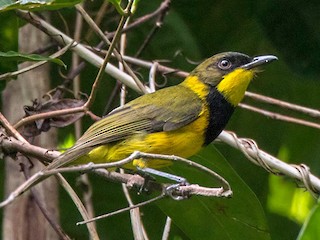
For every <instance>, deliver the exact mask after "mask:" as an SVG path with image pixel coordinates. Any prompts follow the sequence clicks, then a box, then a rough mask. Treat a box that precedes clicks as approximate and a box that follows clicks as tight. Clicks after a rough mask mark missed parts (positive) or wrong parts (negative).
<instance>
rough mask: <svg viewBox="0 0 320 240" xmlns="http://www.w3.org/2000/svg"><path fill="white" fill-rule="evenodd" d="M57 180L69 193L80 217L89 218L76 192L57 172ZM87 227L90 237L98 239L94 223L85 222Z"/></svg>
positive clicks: (94, 239)
mask: <svg viewBox="0 0 320 240" xmlns="http://www.w3.org/2000/svg"><path fill="white" fill-rule="evenodd" d="M56 178H57V180H58V181H59V183H60V185H61V186H62V187H63V188H64V189H65V190H66V192H67V193H68V194H69V196H70V197H71V199H72V202H73V203H74V204H75V205H76V207H77V209H78V211H79V213H80V214H81V216H82V218H83V219H84V220H89V219H90V218H89V215H88V212H87V210H86V208H85V207H84V206H83V204H82V202H81V200H80V198H79V197H78V195H77V193H76V192H75V191H74V190H73V189H72V187H71V186H70V184H69V183H68V182H67V180H66V179H65V178H64V177H63V176H62V175H61V174H57V175H56ZM87 228H88V231H89V234H90V239H93V240H99V239H100V238H99V235H98V233H97V230H96V227H95V224H93V223H88V224H87Z"/></svg>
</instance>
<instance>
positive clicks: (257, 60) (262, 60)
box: [240, 55, 278, 70]
mask: <svg viewBox="0 0 320 240" xmlns="http://www.w3.org/2000/svg"><path fill="white" fill-rule="evenodd" d="M274 60H278V58H277V57H276V56H273V55H265V56H258V57H254V58H253V59H252V61H251V62H250V63H247V64H245V65H242V66H241V67H240V68H244V69H247V70H249V69H252V68H255V67H258V66H261V65H263V64H266V63H269V62H272V61H274Z"/></svg>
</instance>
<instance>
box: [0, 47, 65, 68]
mask: <svg viewBox="0 0 320 240" xmlns="http://www.w3.org/2000/svg"><path fill="white" fill-rule="evenodd" d="M0 60H1V61H32V62H39V61H49V62H53V63H56V64H59V65H60V66H63V67H64V68H67V66H66V65H65V64H64V62H63V61H61V60H60V59H58V58H51V57H44V56H41V55H37V54H23V53H19V52H15V51H8V52H1V51H0Z"/></svg>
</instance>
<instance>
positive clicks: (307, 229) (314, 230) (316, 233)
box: [297, 203, 320, 240]
mask: <svg viewBox="0 0 320 240" xmlns="http://www.w3.org/2000/svg"><path fill="white" fill-rule="evenodd" d="M319 222H320V205H319V203H318V205H317V206H315V207H314V208H313V210H312V211H311V212H310V215H309V217H308V219H307V221H306V222H305V223H304V225H303V227H302V229H301V232H300V234H299V236H298V238H297V240H314V239H320V228H319Z"/></svg>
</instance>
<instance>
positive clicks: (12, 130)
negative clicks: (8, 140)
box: [0, 112, 29, 144]
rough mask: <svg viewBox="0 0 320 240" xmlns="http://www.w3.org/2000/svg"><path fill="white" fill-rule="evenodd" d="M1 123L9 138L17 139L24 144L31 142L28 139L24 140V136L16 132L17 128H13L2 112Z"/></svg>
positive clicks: (0, 115) (0, 114)
mask: <svg viewBox="0 0 320 240" xmlns="http://www.w3.org/2000/svg"><path fill="white" fill-rule="evenodd" d="M0 123H1V125H2V126H3V127H4V129H6V131H7V133H8V134H9V136H13V137H15V138H16V139H18V140H19V141H21V142H22V143H24V144H29V142H28V141H27V140H26V139H24V137H22V135H21V134H20V133H19V132H18V131H17V130H16V128H15V127H13V126H12V125H11V124H10V123H9V121H8V120H7V119H6V118H5V116H3V114H2V113H1V112H0Z"/></svg>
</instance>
